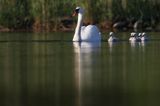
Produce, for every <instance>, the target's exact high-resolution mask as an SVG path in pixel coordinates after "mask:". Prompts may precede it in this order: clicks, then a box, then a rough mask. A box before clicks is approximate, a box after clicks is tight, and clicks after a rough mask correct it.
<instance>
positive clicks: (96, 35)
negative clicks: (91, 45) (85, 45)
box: [81, 25, 101, 41]
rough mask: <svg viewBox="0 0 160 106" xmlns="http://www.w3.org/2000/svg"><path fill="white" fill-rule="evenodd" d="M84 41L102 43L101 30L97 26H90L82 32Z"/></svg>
mask: <svg viewBox="0 0 160 106" xmlns="http://www.w3.org/2000/svg"><path fill="white" fill-rule="evenodd" d="M81 39H82V41H100V40H101V36H100V32H99V29H98V28H97V27H96V26H95V25H88V26H86V27H85V28H83V29H82V30H81Z"/></svg>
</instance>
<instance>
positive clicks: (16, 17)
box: [0, 0, 160, 32]
mask: <svg viewBox="0 0 160 106" xmlns="http://www.w3.org/2000/svg"><path fill="white" fill-rule="evenodd" d="M76 6H81V7H83V8H85V17H84V25H87V24H96V25H98V26H99V28H100V29H101V30H103V31H108V30H113V29H118V30H122V31H127V30H131V29H138V30H147V31H160V12H159V11H160V1H159V0H39V1H35V0H12V1H11V0H1V1H0V32H9V31H35V32H41V31H48V32H49V31H73V30H74V28H75V26H76V21H77V17H75V18H74V17H72V16H71V14H72V12H73V10H74V9H75V8H76Z"/></svg>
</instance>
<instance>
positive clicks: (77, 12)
mask: <svg viewBox="0 0 160 106" xmlns="http://www.w3.org/2000/svg"><path fill="white" fill-rule="evenodd" d="M79 13H81V14H83V13H84V9H83V8H81V7H76V9H75V10H74V13H73V16H76V15H78V14H79Z"/></svg>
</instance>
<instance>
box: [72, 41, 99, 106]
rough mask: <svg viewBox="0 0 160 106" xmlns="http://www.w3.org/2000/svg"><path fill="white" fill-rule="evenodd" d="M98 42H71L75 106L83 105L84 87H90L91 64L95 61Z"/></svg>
mask: <svg viewBox="0 0 160 106" xmlns="http://www.w3.org/2000/svg"><path fill="white" fill-rule="evenodd" d="M100 46H101V45H100V42H73V47H74V54H75V55H74V58H75V60H74V64H75V66H74V67H75V68H74V70H75V83H76V85H75V86H76V90H77V96H76V97H77V98H76V106H83V103H84V102H85V100H84V99H82V98H85V97H84V95H83V94H84V92H83V91H84V89H90V88H91V87H92V85H93V83H92V82H93V81H92V72H93V66H94V65H95V64H96V62H97V57H98V53H99V52H100Z"/></svg>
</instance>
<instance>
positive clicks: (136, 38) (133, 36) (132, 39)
mask: <svg viewBox="0 0 160 106" xmlns="http://www.w3.org/2000/svg"><path fill="white" fill-rule="evenodd" d="M129 41H130V42H139V41H141V39H140V38H139V36H137V33H135V32H132V33H131V36H130V38H129Z"/></svg>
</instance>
